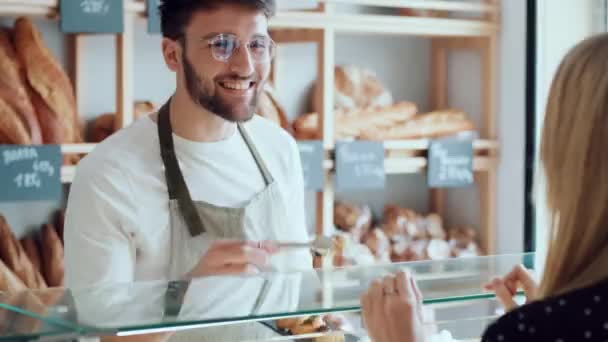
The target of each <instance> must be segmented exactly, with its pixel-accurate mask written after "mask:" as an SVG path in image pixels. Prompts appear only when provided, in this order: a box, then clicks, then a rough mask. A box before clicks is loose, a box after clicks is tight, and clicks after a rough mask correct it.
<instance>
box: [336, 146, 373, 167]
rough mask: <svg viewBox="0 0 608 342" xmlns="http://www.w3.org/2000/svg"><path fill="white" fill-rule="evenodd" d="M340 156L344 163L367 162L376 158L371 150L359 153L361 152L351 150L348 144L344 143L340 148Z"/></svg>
mask: <svg viewBox="0 0 608 342" xmlns="http://www.w3.org/2000/svg"><path fill="white" fill-rule="evenodd" d="M340 158H342V160H343V161H344V162H345V163H349V164H350V163H352V164H355V163H369V162H373V161H375V160H377V158H376V155H375V154H374V153H373V152H367V153H361V152H358V151H356V152H352V151H351V150H350V148H349V145H345V146H343V147H342V149H341V150H340Z"/></svg>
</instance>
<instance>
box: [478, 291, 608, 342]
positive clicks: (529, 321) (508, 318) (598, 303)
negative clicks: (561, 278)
mask: <svg viewBox="0 0 608 342" xmlns="http://www.w3.org/2000/svg"><path fill="white" fill-rule="evenodd" d="M607 304H608V281H602V282H600V283H598V284H596V285H592V286H589V287H586V288H583V289H579V290H575V291H571V292H568V293H565V294H563V295H560V296H556V297H552V298H547V299H545V300H541V301H536V302H533V303H530V304H527V305H523V306H521V307H519V308H517V309H515V310H513V311H511V312H509V313H507V314H505V315H504V316H502V317H501V318H499V319H498V320H497V321H496V322H495V323H493V324H492V325H490V326H489V327H488V328H487V330H486V332H485V333H484V337H483V342H490V341H492V342H494V341H563V342H566V341H572V340H573V341H597V340H599V339H600V338H601V341H604V340H606V339H608V305H607Z"/></svg>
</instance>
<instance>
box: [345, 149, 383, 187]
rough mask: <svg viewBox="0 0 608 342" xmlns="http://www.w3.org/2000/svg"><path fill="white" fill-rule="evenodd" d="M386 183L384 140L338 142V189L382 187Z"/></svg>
mask: <svg viewBox="0 0 608 342" xmlns="http://www.w3.org/2000/svg"><path fill="white" fill-rule="evenodd" d="M385 183H386V172H385V170H384V145H383V144H382V142H374V141H353V142H338V143H337V144H336V187H337V188H338V190H356V189H382V188H384V185H385Z"/></svg>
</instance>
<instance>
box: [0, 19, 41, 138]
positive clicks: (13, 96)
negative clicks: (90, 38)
mask: <svg viewBox="0 0 608 342" xmlns="http://www.w3.org/2000/svg"><path fill="white" fill-rule="evenodd" d="M26 84H27V80H26V77H25V70H24V69H23V67H22V65H21V63H20V62H19V58H18V57H17V52H16V51H15V47H14V46H13V42H12V37H11V32H10V31H8V30H5V29H0V98H1V99H2V100H4V101H5V102H6V104H5V105H6V106H9V107H11V108H12V110H13V111H14V112H15V113H17V115H18V117H19V119H20V120H21V122H22V123H23V126H24V127H25V128H26V131H27V133H28V137H29V140H30V141H31V143H33V144H41V143H42V134H41V132H40V124H39V123H38V118H37V117H36V112H35V111H34V107H33V106H32V103H31V101H30V98H29V95H28V92H27V88H26Z"/></svg>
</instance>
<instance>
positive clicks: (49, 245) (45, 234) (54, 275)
mask: <svg viewBox="0 0 608 342" xmlns="http://www.w3.org/2000/svg"><path fill="white" fill-rule="evenodd" d="M41 245H42V268H43V269H44V277H45V279H46V282H47V284H48V286H50V287H61V286H63V277H64V266H63V246H62V244H61V240H59V236H57V232H56V231H55V228H54V227H53V225H51V224H45V225H44V226H43V227H42V238H41Z"/></svg>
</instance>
